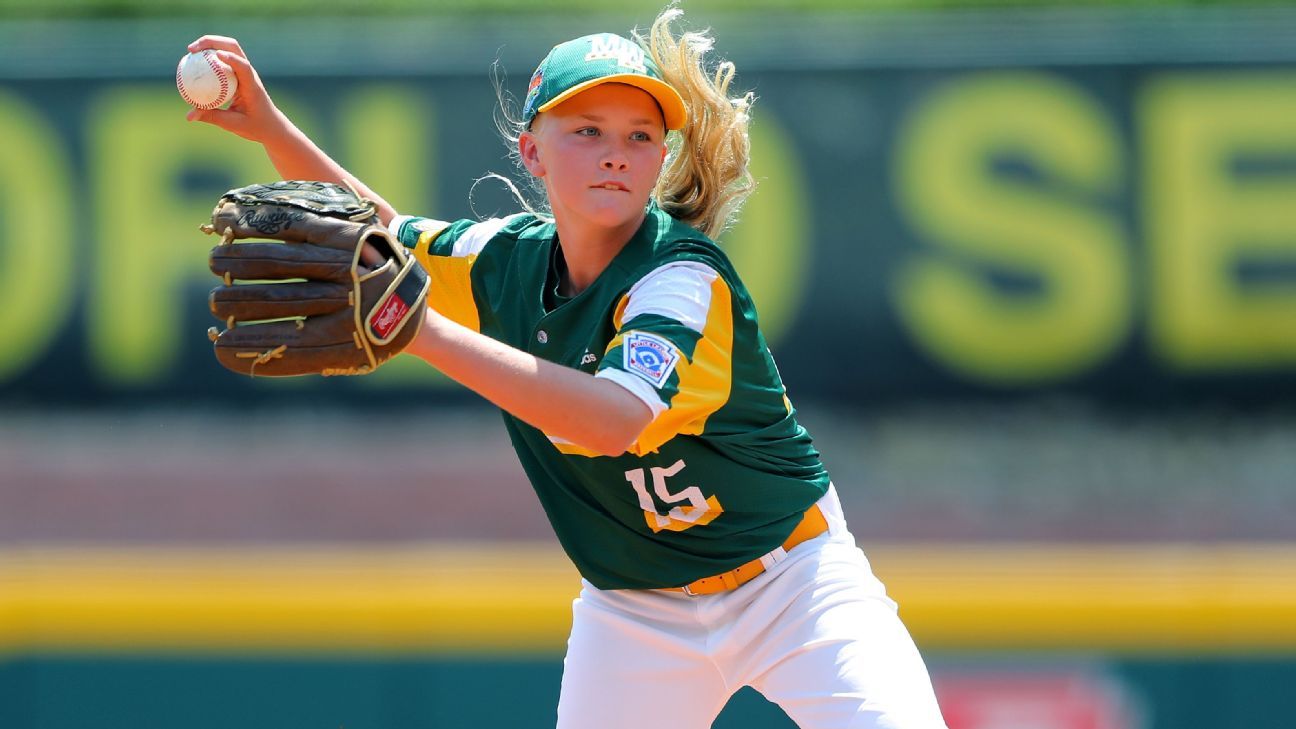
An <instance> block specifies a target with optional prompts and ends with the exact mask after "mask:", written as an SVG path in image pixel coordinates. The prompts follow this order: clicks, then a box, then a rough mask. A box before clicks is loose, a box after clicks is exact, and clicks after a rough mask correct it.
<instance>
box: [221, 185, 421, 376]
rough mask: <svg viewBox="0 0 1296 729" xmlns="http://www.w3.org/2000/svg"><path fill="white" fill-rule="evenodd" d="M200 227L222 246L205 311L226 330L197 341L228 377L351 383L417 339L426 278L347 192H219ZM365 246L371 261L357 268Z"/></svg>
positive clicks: (369, 208)
mask: <svg viewBox="0 0 1296 729" xmlns="http://www.w3.org/2000/svg"><path fill="white" fill-rule="evenodd" d="M202 228H203V230H204V231H205V232H207V233H212V234H218V235H220V236H221V241H220V243H219V244H217V245H216V247H214V248H212V250H211V256H210V258H209V263H210V265H211V270H212V273H214V274H216V275H217V276H218V277H220V278H221V280H222V281H223V285H221V286H217V287H216V288H215V289H212V292H211V295H210V296H209V297H208V303H209V305H210V307H211V311H212V314H213V315H214V316H215V317H216V318H217V319H220V320H221V321H222V322H224V324H225V329H224V330H219V329H217V328H216V327H212V328H211V329H209V330H208V336H209V337H210V338H211V340H212V342H213V345H214V348H215V351H216V359H217V360H219V361H220V363H221V364H222V365H224V366H225V367H226V368H228V369H230V370H233V371H235V372H240V373H243V374H246V375H266V376H271V377H286V376H291V375H310V374H320V375H362V374H367V373H369V372H372V371H374V370H375V369H377V368H378V367H379V366H380V365H382V364H383V363H384V362H386V361H387V360H389V359H391V358H392V357H394V356H396V355H397V354H398V353H400V351H401V350H403V349H404V348H405V347H406V346H408V345H409V343H410V342H411V341H412V340H413V339H414V337H415V335H416V334H418V330H419V327H420V326H421V325H422V323H423V316H422V314H423V308H424V307H425V306H426V304H427V293H428V285H429V279H428V276H427V272H425V271H424V270H423V268H422V267H421V266H420V265H419V264H418V261H417V260H415V259H414V256H412V255H410V254H409V252H408V251H406V250H405V247H404V246H402V245H401V244H400V243H399V242H398V241H397V240H395V239H394V238H393V237H392V236H391V234H390V233H388V232H387V231H386V230H385V229H384V228H383V227H382V226H381V225H380V224H379V222H378V218H377V216H376V215H375V207H374V205H373V203H372V202H370V201H368V200H363V199H361V198H359V197H358V196H356V195H355V194H354V193H352V192H351V191H349V190H346V189H344V188H341V187H339V186H337V185H333V184H330V183H326V182H304V181H294V180H288V181H284V182H275V183H271V184H269V185H251V186H248V187H242V188H239V189H237V190H230V191H229V192H227V193H225V194H224V195H223V196H221V199H220V202H219V203H217V205H216V209H215V210H214V211H213V212H212V222H211V224H210V225H204V226H202ZM250 238H269V239H271V240H270V241H265V240H255V241H249V240H247V239H250ZM366 247H369V248H370V249H372V250H373V251H376V252H377V253H378V254H379V256H380V258H381V263H378V264H376V265H370V266H366V265H365V264H363V263H362V262H361V252H362V251H363V250H364V249H365V248H366Z"/></svg>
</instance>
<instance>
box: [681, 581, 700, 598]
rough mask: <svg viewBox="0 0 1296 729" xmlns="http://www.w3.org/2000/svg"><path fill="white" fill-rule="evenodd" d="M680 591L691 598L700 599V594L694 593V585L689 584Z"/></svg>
mask: <svg viewBox="0 0 1296 729" xmlns="http://www.w3.org/2000/svg"><path fill="white" fill-rule="evenodd" d="M680 590H682V591H683V592H684V594H685V595H688V596H689V597H698V594H697V593H696V592H693V587H692V583H689V584H687V585H685V586H683V587H681V588H680Z"/></svg>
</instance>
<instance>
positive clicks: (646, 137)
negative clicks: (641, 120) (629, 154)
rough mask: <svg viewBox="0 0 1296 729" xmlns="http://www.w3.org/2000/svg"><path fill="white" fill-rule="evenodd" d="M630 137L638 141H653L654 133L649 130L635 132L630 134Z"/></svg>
mask: <svg viewBox="0 0 1296 729" xmlns="http://www.w3.org/2000/svg"><path fill="white" fill-rule="evenodd" d="M630 138H631V139H633V140H635V141H636V142H651V141H652V135H650V134H649V133H648V132H635V133H634V134H631V135H630Z"/></svg>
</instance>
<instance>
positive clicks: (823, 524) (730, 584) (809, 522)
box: [666, 504, 828, 595]
mask: <svg viewBox="0 0 1296 729" xmlns="http://www.w3.org/2000/svg"><path fill="white" fill-rule="evenodd" d="M826 531H828V521H827V520H826V519H824V515H823V512H822V511H820V510H819V505H818V504H815V505H814V506H811V507H810V508H809V509H807V510H806V513H805V516H803V517H801V523H800V524H797V526H796V529H793V530H792V534H791V535H789V536H788V538H787V540H785V541H784V542H783V546H781V547H779V549H776V550H774V552H771V553H770V554H767V555H765V557H769V556H771V555H773V554H774V553H775V552H778V551H779V550H780V549H781V550H783V551H784V552H789V551H791V550H792V548H793V547H795V546H797V545H798V544H800V543H802V542H804V541H807V540H810V539H814V538H815V537H817V536H819V535H820V534H823V533H824V532H826ZM765 557H757V558H756V559H753V560H752V561H750V562H748V563H747V564H745V565H743V566H741V567H736V568H734V569H731V570H729V571H728V572H725V573H723V574H719V575H715V576H713V577H703V578H702V579H700V580H695V581H693V582H690V583H688V584H687V585H685V586H683V587H668V588H666V589H667V590H669V591H671V592H683V593H685V594H687V595H714V594H715V593H717V592H724V591H726V590H733V589H736V588H738V587H739V586H741V585H745V584H747V583H748V582H751V581H752V580H753V579H755V578H756V576H757V575H759V574H760V573H762V572H764V571H765Z"/></svg>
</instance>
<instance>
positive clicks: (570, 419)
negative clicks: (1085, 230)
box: [189, 9, 945, 729]
mask: <svg viewBox="0 0 1296 729" xmlns="http://www.w3.org/2000/svg"><path fill="white" fill-rule="evenodd" d="M679 14H680V12H679V11H678V10H675V9H670V10H667V11H665V12H664V13H662V14H661V15H660V16H659V17H658V18H657V20H656V21H655V22H654V23H653V25H652V28H651V31H650V32H649V34H648V35H647V37H646V38H645V37H640V36H638V35H635V36H634V37H633V38H626V37H622V36H619V35H614V34H610V33H600V34H595V35H590V36H584V37H581V38H577V39H574V40H571V41H567V42H565V43H561V44H559V45H557V46H555V47H554V48H553V50H551V51H550V52H549V54H548V55H547V56H546V57H545V58H544V60H542V61H541V62H540V65H539V67H538V68H537V69H536V71H535V73H534V75H533V76H532V77H531V80H530V83H529V85H528V90H527V95H526V98H525V101H524V103H523V105H522V108H521V110H520V113H519V114H517V115H516V116H515V117H513V118H512V121H513V123H514V124H513V126H511V128H510V129H509V131H508V133H507V136H508V137H509V138H510V140H511V143H512V144H513V145H515V147H514V148H515V150H516V156H517V159H518V160H519V162H520V163H521V165H522V166H523V167H524V168H525V170H526V172H527V173H528V174H529V175H530V176H531V177H532V178H533V179H534V180H537V181H538V182H539V187H540V188H541V189H542V190H543V193H544V195H543V198H544V203H543V208H544V209H543V210H537V209H528V210H527V211H526V212H523V213H519V214H517V215H512V216H509V217H506V218H500V219H491V220H485V221H474V220H457V221H447V220H441V219H437V218H428V217H415V216H409V215H400V214H398V213H397V211H396V210H394V209H392V207H391V206H390V205H388V204H387V203H386V202H385V201H383V199H382V198H381V197H380V196H379V195H378V194H376V193H375V192H374V191H373V190H370V189H369V188H367V187H366V186H365V185H364V184H363V183H362V182H361V181H360V180H358V179H356V178H355V177H354V176H352V175H351V174H350V173H348V172H347V171H346V170H344V169H343V168H342V167H341V166H339V165H338V164H337V163H336V162H334V161H333V160H332V159H330V158H329V157H328V156H327V155H326V154H325V153H324V152H323V151H321V150H320V149H319V148H318V147H316V146H315V144H314V143H312V142H311V141H310V140H309V139H308V138H306V137H305V136H304V135H303V134H302V133H301V132H300V131H299V130H298V129H297V128H296V127H295V126H294V125H293V124H292V123H291V122H290V121H289V120H288V119H287V118H286V117H285V116H284V115H283V114H282V113H281V112H280V111H279V110H278V109H277V108H276V106H275V105H274V103H273V102H272V101H271V100H270V97H269V96H268V95H267V93H266V91H265V87H264V86H263V85H262V83H261V81H260V79H259V78H258V77H257V73H256V71H255V70H254V69H253V67H252V65H251V64H250V63H249V61H248V60H247V55H246V54H245V53H244V52H243V50H242V49H241V48H240V47H239V45H238V43H237V42H236V41H235V40H233V39H231V38H224V37H218V36H204V37H202V38H200V39H198V40H197V41H195V42H194V43H192V44H191V45H190V46H189V50H190V51H191V52H192V51H197V50H201V49H204V48H211V49H216V50H218V51H219V53H218V55H219V56H220V58H221V59H222V60H223V61H224V62H226V63H228V64H229V65H230V66H231V67H232V68H233V69H234V71H235V73H236V74H237V75H238V80H239V85H238V88H239V91H238V96H237V98H236V99H235V102H234V104H233V105H232V106H231V107H230V109H228V110H224V111H222V110H212V111H197V110H195V111H193V112H191V113H190V115H189V119H190V120H193V121H203V122H208V123H211V124H215V125H216V126H219V127H221V128H223V129H226V130H228V131H231V132H233V133H235V134H239V135H240V136H243V137H245V138H247V139H250V140H252V141H255V142H258V143H260V144H262V145H263V146H264V147H265V150H266V153H267V154H268V155H269V157H270V160H271V161H272V163H273V164H274V166H275V168H276V170H278V172H279V173H280V174H281V175H282V176H283V177H284V178H286V179H314V180H324V181H330V182H340V183H345V184H349V185H351V186H352V187H354V188H355V189H356V190H358V191H359V192H360V193H361V194H362V195H364V196H366V197H368V198H370V199H372V200H374V201H376V202H377V203H378V206H379V210H380V214H381V217H382V220H383V222H384V224H386V225H388V226H389V228H390V229H391V231H392V232H393V233H394V234H395V235H396V237H397V238H398V239H399V240H400V241H401V242H402V243H403V244H404V245H405V246H407V247H408V248H410V249H411V250H412V251H413V252H414V254H415V256H416V257H417V258H418V260H419V261H420V262H421V263H422V265H423V266H424V267H425V268H426V269H427V270H428V273H429V275H430V277H431V278H432V282H433V283H432V293H431V295H430V297H429V302H428V304H429V308H428V311H427V313H426V319H425V322H424V325H423V327H422V329H421V330H420V332H419V335H418V337H417V338H416V339H415V341H414V342H413V343H412V344H411V345H410V347H409V348H408V350H407V351H408V352H410V353H411V354H413V355H414V356H416V357H419V358H420V359H423V360H424V361H426V362H427V363H428V364H430V365H432V366H433V367H436V368H437V369H439V370H441V371H442V372H444V373H446V374H447V375H449V376H450V377H452V378H454V379H455V380H457V381H459V382H460V383H462V384H464V385H466V386H467V387H469V388H471V389H473V390H474V391H476V392H478V393H479V394H481V395H482V396H484V397H485V398H487V399H489V400H490V401H491V402H493V403H494V404H495V405H497V406H499V408H500V410H501V411H502V414H503V417H504V422H505V427H506V428H507V430H508V433H509V436H510V439H511V441H512V443H513V446H514V449H515V450H516V452H517V454H518V457H519V460H520V461H521V464H522V466H523V469H524V470H525V471H526V473H527V476H528V478H529V479H530V481H531V483H532V485H533V486H534V488H535V492H536V495H537V496H538V498H539V501H540V503H541V505H542V506H543V507H544V509H545V512H546V515H547V516H548V518H549V520H550V523H551V524H552V525H553V527H554V530H555V533H556V534H557V537H558V540H559V542H560V543H561V544H562V546H563V548H564V550H565V551H566V552H567V554H568V555H569V556H570V558H571V559H572V561H573V562H574V563H575V565H576V567H577V568H578V570H579V571H580V573H581V576H582V589H581V593H580V596H579V597H578V598H577V599H576V600H575V602H574V603H573V608H572V630H571V635H570V638H569V640H568V646H567V655H566V658H565V661H564V670H563V680H562V689H561V692H560V696H559V701H558V712H557V725H558V726H559V727H563V728H564V729H566V728H575V727H580V728H587V727H607V728H610V729H611V728H616V729H635V728H637V727H644V728H645V729H646V728H648V727H653V728H657V727H671V728H672V729H689V728H694V727H697V728H701V727H708V726H710V725H711V722H712V721H713V720H714V718H715V717H716V715H717V714H718V713H719V712H720V710H721V709H722V708H723V707H724V705H725V703H726V702H727V701H728V699H729V697H730V696H731V695H732V694H733V693H734V692H735V691H737V690H738V689H739V688H741V687H743V686H753V687H755V688H756V689H757V690H759V691H760V692H761V693H763V694H764V695H765V696H766V697H767V698H768V699H769V700H771V701H773V702H774V703H776V704H778V705H779V706H781V707H782V708H783V709H784V710H785V711H786V712H787V714H788V715H789V716H790V717H791V718H792V719H793V720H794V721H795V722H797V724H798V725H800V726H802V727H816V728H823V729H828V728H830V727H831V728H833V729H838V728H841V727H887V728H888V729H897V728H902V727H903V728H906V729H939V728H941V727H944V726H945V724H944V722H943V720H942V718H941V714H940V710H939V709H938V707H937V704H936V700H935V697H934V695H933V692H932V688H931V682H930V680H929V678H928V674H927V670H926V667H925V666H924V664H923V661H922V659H921V658H920V656H919V654H918V651H917V650H916V648H915V647H914V644H913V641H912V640H911V639H910V636H909V634H908V632H907V631H906V630H905V628H904V626H903V625H902V624H901V622H900V620H899V619H898V617H897V615H896V605H895V603H894V602H892V601H891V600H890V599H889V598H888V597H887V596H886V592H885V590H884V588H883V586H882V584H881V583H880V582H879V581H878V580H877V578H876V577H874V576H873V574H872V572H871V570H870V568H869V564H868V561H867V560H866V559H865V557H864V555H863V553H862V552H861V551H860V550H859V549H858V548H857V547H856V544H855V539H854V537H852V536H851V534H850V532H849V531H848V530H847V527H846V524H845V521H844V520H843V518H842V512H841V507H840V504H839V502H838V499H837V494H836V490H835V489H834V488H833V485H832V483H831V481H830V479H829V475H828V473H827V471H826V470H825V469H824V467H823V464H822V463H821V462H820V459H819V454H818V452H817V451H816V450H815V448H814V446H813V444H812V441H811V439H810V436H809V435H808V434H807V433H806V431H805V429H804V428H802V427H801V426H800V425H799V424H798V423H797V420H796V416H795V411H794V409H793V408H792V405H791V402H790V401H789V400H788V398H787V396H786V392H785V390H784V387H783V384H782V381H781V379H780V378H779V374H778V370H777V368H776V367H775V365H774V361H773V359H772V357H771V356H770V353H769V349H768V347H767V346H766V343H765V340H764V337H763V336H762V335H761V332H760V328H759V326H758V323H757V317H756V310H755V307H754V306H753V304H752V301H751V297H750V296H749V294H748V292H747V290H746V288H745V287H744V286H743V284H742V281H741V279H740V278H739V276H738V274H737V273H736V272H735V271H734V270H733V267H732V266H731V265H730V263H729V261H728V259H727V258H726V257H725V255H724V254H723V253H722V252H721V250H720V248H719V247H718V246H717V245H716V244H715V243H714V242H713V239H714V238H715V237H717V236H719V235H720V234H721V232H722V231H723V230H724V229H725V227H726V226H727V225H729V224H730V223H731V222H732V221H733V219H734V216H735V215H736V214H737V213H738V211H739V209H740V207H741V205H742V202H743V200H744V199H745V198H746V197H747V195H748V194H749V193H750V192H751V189H752V180H751V176H750V174H749V173H748V170H747V163H748V141H747V125H748V114H749V111H750V105H751V97H750V95H731V93H730V90H729V88H730V84H731V81H732V79H733V76H734V67H733V66H732V65H731V64H727V63H724V64H719V65H718V66H716V67H714V68H711V67H709V65H708V57H707V56H708V53H709V51H710V49H711V39H710V38H709V37H708V36H707V35H705V34H698V33H683V34H680V33H677V32H676V29H675V25H674V24H675V21H676V20H677V19H678V17H679Z"/></svg>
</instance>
